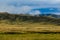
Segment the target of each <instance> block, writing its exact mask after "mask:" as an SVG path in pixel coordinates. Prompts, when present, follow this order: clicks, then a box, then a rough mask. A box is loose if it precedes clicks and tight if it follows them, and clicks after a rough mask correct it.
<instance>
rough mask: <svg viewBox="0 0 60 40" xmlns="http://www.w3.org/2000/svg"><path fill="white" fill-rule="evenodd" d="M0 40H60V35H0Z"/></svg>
mask: <svg viewBox="0 0 60 40" xmlns="http://www.w3.org/2000/svg"><path fill="white" fill-rule="evenodd" d="M0 40H60V34H38V33H32V34H0Z"/></svg>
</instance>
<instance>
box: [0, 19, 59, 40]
mask: <svg viewBox="0 0 60 40" xmlns="http://www.w3.org/2000/svg"><path fill="white" fill-rule="evenodd" d="M32 32H33V33H32ZM40 32H60V26H57V25H53V24H48V23H43V22H42V23H28V22H20V23H19V22H16V23H15V24H14V23H12V24H11V23H9V22H8V21H6V20H1V21H0V40H60V34H59V33H56V34H55V33H47V34H46V33H40Z"/></svg>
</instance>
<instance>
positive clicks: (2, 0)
mask: <svg viewBox="0 0 60 40" xmlns="http://www.w3.org/2000/svg"><path fill="white" fill-rule="evenodd" d="M41 7H60V0H0V12H9V13H28V12H30V11H31V10H32V9H37V8H41ZM39 13H40V12H39V11H38V10H37V11H35V12H33V14H39Z"/></svg>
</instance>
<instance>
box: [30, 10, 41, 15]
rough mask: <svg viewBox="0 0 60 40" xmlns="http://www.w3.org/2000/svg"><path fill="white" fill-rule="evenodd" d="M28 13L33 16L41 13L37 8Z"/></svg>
mask: <svg viewBox="0 0 60 40" xmlns="http://www.w3.org/2000/svg"><path fill="white" fill-rule="evenodd" d="M29 14H30V15H32V16H34V15H39V14H41V12H40V11H39V10H36V11H31V12H30V13H29Z"/></svg>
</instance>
